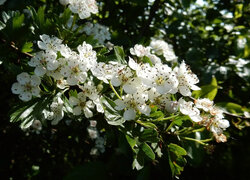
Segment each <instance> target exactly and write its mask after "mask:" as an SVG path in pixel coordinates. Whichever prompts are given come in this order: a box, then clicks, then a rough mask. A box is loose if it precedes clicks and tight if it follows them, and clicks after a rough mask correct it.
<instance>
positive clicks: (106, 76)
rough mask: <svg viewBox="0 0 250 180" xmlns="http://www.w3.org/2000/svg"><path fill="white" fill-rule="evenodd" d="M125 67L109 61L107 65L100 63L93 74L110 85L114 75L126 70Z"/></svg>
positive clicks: (93, 70)
mask: <svg viewBox="0 0 250 180" xmlns="http://www.w3.org/2000/svg"><path fill="white" fill-rule="evenodd" d="M124 67H125V66H124V65H122V64H118V62H114V61H109V62H108V63H107V64H106V63H103V62H99V63H97V65H96V67H95V68H93V69H91V72H92V74H93V75H94V76H95V77H96V78H98V79H99V80H101V81H103V82H104V83H107V84H108V83H109V82H108V81H109V80H110V79H112V77H113V76H114V74H115V73H116V72H119V71H120V70H122V69H124Z"/></svg>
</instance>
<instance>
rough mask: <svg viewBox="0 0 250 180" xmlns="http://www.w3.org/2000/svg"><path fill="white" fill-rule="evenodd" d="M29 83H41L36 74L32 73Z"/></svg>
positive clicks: (34, 84)
mask: <svg viewBox="0 0 250 180" xmlns="http://www.w3.org/2000/svg"><path fill="white" fill-rule="evenodd" d="M30 84H31V85H32V86H39V85H40V84H41V79H40V78H39V77H38V76H36V75H32V76H31V77H30Z"/></svg>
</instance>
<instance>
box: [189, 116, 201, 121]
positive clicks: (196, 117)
mask: <svg viewBox="0 0 250 180" xmlns="http://www.w3.org/2000/svg"><path fill="white" fill-rule="evenodd" d="M189 117H190V118H191V119H192V120H193V121H194V122H200V121H202V118H201V117H200V116H199V115H194V116H189Z"/></svg>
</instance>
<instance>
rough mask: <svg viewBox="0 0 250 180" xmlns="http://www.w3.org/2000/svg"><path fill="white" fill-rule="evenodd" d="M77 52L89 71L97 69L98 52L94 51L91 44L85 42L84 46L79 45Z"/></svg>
mask: <svg viewBox="0 0 250 180" xmlns="http://www.w3.org/2000/svg"><path fill="white" fill-rule="evenodd" d="M77 50H78V52H79V54H80V59H81V61H82V62H84V64H85V66H86V67H87V70H89V69H93V68H94V67H96V65H97V62H96V60H97V57H96V52H95V51H93V50H92V46H91V45H90V44H87V43H86V42H83V43H82V45H79V46H78V47H77Z"/></svg>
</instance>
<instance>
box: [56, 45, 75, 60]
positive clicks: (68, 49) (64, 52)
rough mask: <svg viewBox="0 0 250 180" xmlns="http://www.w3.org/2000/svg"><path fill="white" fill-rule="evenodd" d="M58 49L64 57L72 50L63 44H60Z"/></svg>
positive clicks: (68, 55) (70, 53)
mask: <svg viewBox="0 0 250 180" xmlns="http://www.w3.org/2000/svg"><path fill="white" fill-rule="evenodd" d="M59 51H60V53H61V55H63V56H64V57H65V58H69V57H70V56H71V55H72V54H73V52H72V50H71V49H70V48H69V47H68V46H67V45H64V44H61V46H60V48H59Z"/></svg>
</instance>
